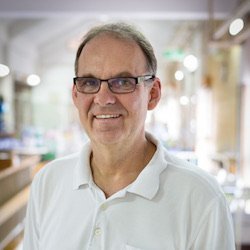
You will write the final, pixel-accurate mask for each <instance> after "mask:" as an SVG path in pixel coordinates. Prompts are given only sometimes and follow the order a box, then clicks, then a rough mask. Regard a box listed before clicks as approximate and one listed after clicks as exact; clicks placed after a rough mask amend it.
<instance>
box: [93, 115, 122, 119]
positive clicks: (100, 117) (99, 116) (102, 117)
mask: <svg viewBox="0 0 250 250" xmlns="http://www.w3.org/2000/svg"><path fill="white" fill-rule="evenodd" d="M117 117H119V115H96V118H98V119H109V118H117Z"/></svg>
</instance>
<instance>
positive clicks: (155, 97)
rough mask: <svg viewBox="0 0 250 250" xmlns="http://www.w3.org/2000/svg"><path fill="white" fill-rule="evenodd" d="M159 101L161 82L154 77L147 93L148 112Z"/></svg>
mask: <svg viewBox="0 0 250 250" xmlns="http://www.w3.org/2000/svg"><path fill="white" fill-rule="evenodd" d="M160 99H161V81H160V79H159V78H158V77H156V78H155V79H154V81H153V86H152V87H151V89H150V92H149V101H148V110H152V109H154V108H155V107H156V106H157V104H158V102H159V101H160Z"/></svg>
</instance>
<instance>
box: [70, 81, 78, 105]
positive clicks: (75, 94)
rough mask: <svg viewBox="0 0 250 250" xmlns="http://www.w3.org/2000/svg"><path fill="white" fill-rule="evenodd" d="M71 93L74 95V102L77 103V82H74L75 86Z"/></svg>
mask: <svg viewBox="0 0 250 250" xmlns="http://www.w3.org/2000/svg"><path fill="white" fill-rule="evenodd" d="M71 95H72V99H73V102H74V104H75V105H76V99H77V89H76V85H75V84H73V86H72V92H71Z"/></svg>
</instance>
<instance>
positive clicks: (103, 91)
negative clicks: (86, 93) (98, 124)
mask: <svg viewBox="0 0 250 250" xmlns="http://www.w3.org/2000/svg"><path fill="white" fill-rule="evenodd" d="M115 101H116V97H115V95H114V93H112V92H111V90H110V89H109V86H108V82H107V81H102V83H101V86H100V90H99V91H98V92H97V93H96V94H95V97H94V103H96V104H99V105H100V106H106V105H108V104H114V103H115Z"/></svg>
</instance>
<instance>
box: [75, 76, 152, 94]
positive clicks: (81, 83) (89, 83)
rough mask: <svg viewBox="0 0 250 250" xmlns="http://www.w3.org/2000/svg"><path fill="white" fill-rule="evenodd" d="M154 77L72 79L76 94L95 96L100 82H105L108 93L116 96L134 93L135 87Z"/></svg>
mask: <svg viewBox="0 0 250 250" xmlns="http://www.w3.org/2000/svg"><path fill="white" fill-rule="evenodd" d="M154 78H155V76H154V75H145V76H138V77H116V78H110V79H98V78H94V77H74V78H73V80H74V84H75V85H76V89H77V91H78V92H81V93H85V94H95V93H97V92H98V91H99V90H100V88H101V83H102V82H107V83H108V87H109V89H110V91H112V92H113V93H116V94H125V93H130V92H133V91H135V88H136V85H137V84H140V83H142V82H145V81H149V80H154Z"/></svg>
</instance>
